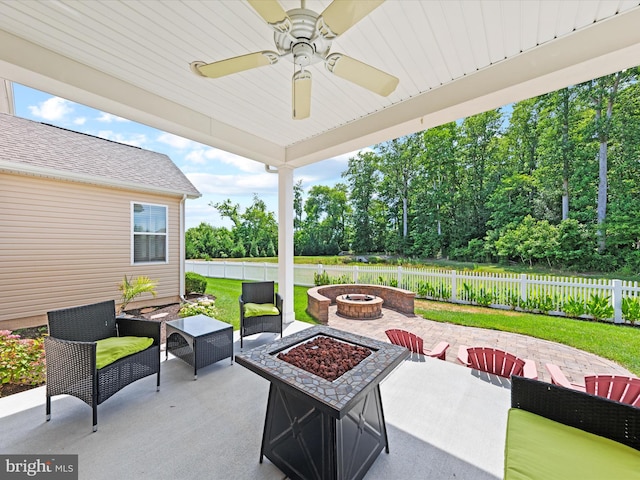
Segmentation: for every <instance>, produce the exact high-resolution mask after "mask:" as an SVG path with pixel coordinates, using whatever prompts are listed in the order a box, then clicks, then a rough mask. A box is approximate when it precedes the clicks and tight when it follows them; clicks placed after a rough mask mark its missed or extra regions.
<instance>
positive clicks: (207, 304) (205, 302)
mask: <svg viewBox="0 0 640 480" xmlns="http://www.w3.org/2000/svg"><path fill="white" fill-rule="evenodd" d="M217 312H218V310H217V308H216V305H215V302H214V301H213V300H209V299H201V300H198V301H197V302H195V303H183V304H182V307H180V311H179V312H178V315H179V316H180V317H191V316H193V315H206V316H207V317H211V318H216V316H217Z"/></svg>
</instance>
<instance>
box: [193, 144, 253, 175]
mask: <svg viewBox="0 0 640 480" xmlns="http://www.w3.org/2000/svg"><path fill="white" fill-rule="evenodd" d="M185 160H186V161H187V162H189V163H193V164H196V165H205V164H207V163H209V162H215V161H218V162H221V163H224V164H225V165H229V166H231V167H234V168H236V169H238V170H240V171H242V172H246V173H255V174H258V173H264V171H265V170H264V165H263V164H262V163H260V162H256V161H253V160H249V159H248V158H244V157H241V156H239V155H235V154H233V153H229V152H225V151H224V150H218V149H217V148H200V149H195V150H192V151H191V152H189V153H188V154H187V155H186V156H185Z"/></svg>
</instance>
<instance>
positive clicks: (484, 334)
mask: <svg viewBox="0 0 640 480" xmlns="http://www.w3.org/2000/svg"><path fill="white" fill-rule="evenodd" d="M383 312H384V313H383V316H382V318H379V319H375V320H349V319H346V318H342V317H339V316H337V315H336V307H335V305H333V306H331V307H329V325H330V326H331V327H335V328H339V329H341V330H346V331H349V332H353V333H358V334H361V335H365V336H368V337H373V338H377V339H380V340H386V341H388V339H387V336H386V335H385V333H384V332H385V330H387V329H389V328H400V329H403V330H408V331H410V332H413V333H415V334H416V335H418V336H420V337H422V338H423V339H424V342H425V348H431V347H432V346H433V345H435V344H436V343H437V342H439V341H441V340H445V341H447V342H449V343H450V344H451V347H449V350H447V361H448V362H453V363H457V364H458V365H460V364H459V363H458V362H457V361H456V356H457V354H458V346H459V345H468V346H482V347H494V348H499V349H501V350H505V351H507V352H510V353H513V354H514V355H516V356H518V357H523V358H529V359H531V360H534V361H535V362H536V367H537V369H538V378H539V379H540V380H545V381H551V378H550V376H549V373H548V372H547V369H546V368H545V367H544V364H545V363H555V364H556V365H558V366H559V367H560V368H561V369H562V370H563V371H564V373H565V374H566V375H567V377H568V378H569V380H570V381H572V382H575V383H584V376H585V375H589V374H594V373H608V374H618V375H627V376H634V375H633V374H632V373H631V372H629V371H628V370H627V369H625V368H623V367H621V366H620V365H618V364H617V363H615V362H612V361H611V360H607V359H605V358H601V357H599V356H597V355H593V354H591V353H587V352H584V351H582V350H578V349H576V348H573V347H568V346H566V345H561V344H559V343H554V342H549V341H547V340H540V339H537V338H533V337H528V336H526V335H520V334H516V333H507V332H499V331H494V330H486V329H483V328H474V327H463V326H459V325H452V324H448V323H441V322H434V321H431V320H425V319H424V318H422V317H420V316H417V315H416V316H407V315H404V314H402V313H398V312H395V311H393V310H389V309H385V308H383ZM460 368H465V367H462V366H460Z"/></svg>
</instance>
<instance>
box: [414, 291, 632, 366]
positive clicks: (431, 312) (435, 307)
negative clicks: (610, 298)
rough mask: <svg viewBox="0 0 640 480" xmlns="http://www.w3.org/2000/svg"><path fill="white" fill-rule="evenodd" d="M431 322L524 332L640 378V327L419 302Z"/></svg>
mask: <svg viewBox="0 0 640 480" xmlns="http://www.w3.org/2000/svg"><path fill="white" fill-rule="evenodd" d="M416 313H417V314H418V315H420V316H422V317H424V318H426V319H428V320H434V321H436V322H444V323H453V324H455V325H463V326H467V327H478V328H487V329H491V330H500V331H504V332H511V333H520V334H523V335H529V336H531V337H536V338H541V339H543V340H549V341H551V342H556V343H561V344H563V345H568V346H570V347H574V348H578V349H580V350H584V351H585V352H590V353H593V354H595V355H598V356H601V357H604V358H607V359H609V360H612V361H614V362H616V363H618V364H620V365H622V366H623V367H625V368H627V369H628V370H630V371H631V372H633V373H634V374H635V375H638V376H640V356H639V355H638V352H640V328H638V327H631V326H628V325H613V324H611V323H603V322H593V321H589V320H576V319H571V318H566V317H552V316H548V315H537V314H532V313H520V312H514V311H505V310H493V309H489V308H484V307H475V306H470V305H456V304H451V303H441V302H432V301H427V300H416Z"/></svg>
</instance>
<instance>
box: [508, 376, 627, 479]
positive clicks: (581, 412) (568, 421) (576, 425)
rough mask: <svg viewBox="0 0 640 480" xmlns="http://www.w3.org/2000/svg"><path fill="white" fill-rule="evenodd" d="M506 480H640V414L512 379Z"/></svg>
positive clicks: (611, 403) (565, 390)
mask: <svg viewBox="0 0 640 480" xmlns="http://www.w3.org/2000/svg"><path fill="white" fill-rule="evenodd" d="M511 382H512V384H511V409H510V410H509V417H508V421H507V438H506V444H505V464H504V479H505V480H554V479H562V480H573V479H575V480H588V479H598V480H600V479H624V480H638V479H640V408H636V407H633V406H631V405H627V404H624V403H619V402H616V401H613V400H609V399H606V398H603V397H599V396H595V395H591V394H588V393H584V392H579V391H577V390H572V389H568V388H564V387H559V386H556V385H552V384H550V383H545V382H540V381H537V380H532V379H528V378H523V377H518V376H513V377H512V378H511Z"/></svg>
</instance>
